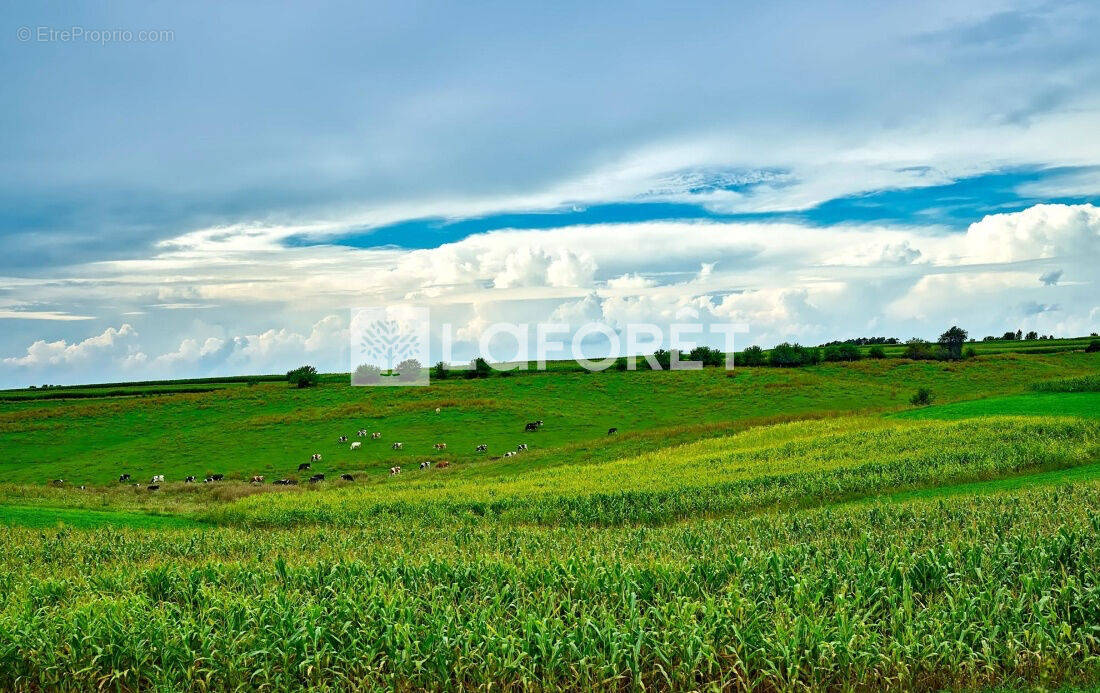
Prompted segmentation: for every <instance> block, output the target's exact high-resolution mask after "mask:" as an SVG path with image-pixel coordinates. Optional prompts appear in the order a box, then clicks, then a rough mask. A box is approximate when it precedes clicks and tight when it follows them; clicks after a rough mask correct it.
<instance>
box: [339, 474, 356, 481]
mask: <svg viewBox="0 0 1100 693" xmlns="http://www.w3.org/2000/svg"><path fill="white" fill-rule="evenodd" d="M340 481H355V477H353V476H352V475H351V474H341V475H340Z"/></svg>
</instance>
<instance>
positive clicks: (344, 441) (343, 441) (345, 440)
mask: <svg viewBox="0 0 1100 693" xmlns="http://www.w3.org/2000/svg"><path fill="white" fill-rule="evenodd" d="M336 442H337V443H346V442H348V437H347V436H340V437H339V438H337V439H336Z"/></svg>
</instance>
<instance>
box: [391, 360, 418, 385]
mask: <svg viewBox="0 0 1100 693" xmlns="http://www.w3.org/2000/svg"><path fill="white" fill-rule="evenodd" d="M423 368H424V367H423V366H421V365H420V362H419V361H417V360H416V359H405V360H404V361H402V362H401V363H399V364H397V365H396V366H395V367H394V369H393V370H394V372H395V373H396V375H397V379H398V380H399V381H401V382H403V383H409V382H413V381H415V380H419V379H420V373H421V371H422V370H423Z"/></svg>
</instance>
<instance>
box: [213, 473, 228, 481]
mask: <svg viewBox="0 0 1100 693" xmlns="http://www.w3.org/2000/svg"><path fill="white" fill-rule="evenodd" d="M224 478H225V474H211V475H210V480H211V481H221V480H222V479H224Z"/></svg>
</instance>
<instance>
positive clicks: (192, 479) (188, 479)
mask: <svg viewBox="0 0 1100 693" xmlns="http://www.w3.org/2000/svg"><path fill="white" fill-rule="evenodd" d="M183 482H184V483H185V484H193V483H195V477H194V476H189V477H187V478H186V479H184V480H183Z"/></svg>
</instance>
